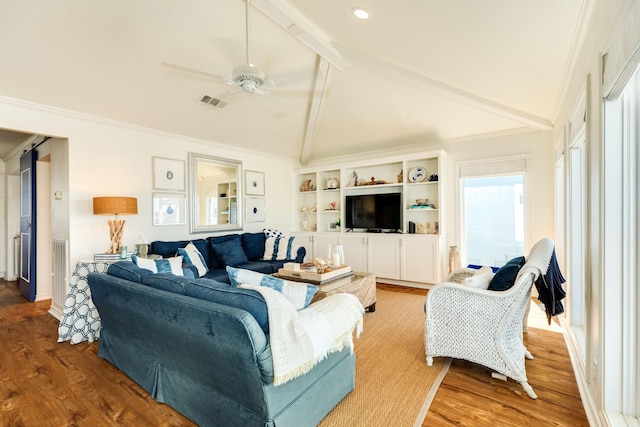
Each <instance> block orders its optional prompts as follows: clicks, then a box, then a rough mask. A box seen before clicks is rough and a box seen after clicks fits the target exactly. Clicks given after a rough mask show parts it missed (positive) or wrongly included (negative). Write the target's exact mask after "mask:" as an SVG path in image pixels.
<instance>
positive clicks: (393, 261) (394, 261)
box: [367, 235, 400, 279]
mask: <svg viewBox="0 0 640 427" xmlns="http://www.w3.org/2000/svg"><path fill="white" fill-rule="evenodd" d="M367 240H368V242H369V244H368V248H367V254H368V266H369V272H370V273H373V274H375V275H376V277H381V278H386V279H400V239H399V237H398V236H397V235H396V236H368V237H367Z"/></svg>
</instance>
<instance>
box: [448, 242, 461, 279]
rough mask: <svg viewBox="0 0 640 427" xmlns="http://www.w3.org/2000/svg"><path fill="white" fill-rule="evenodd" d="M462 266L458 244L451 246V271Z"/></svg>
mask: <svg viewBox="0 0 640 427" xmlns="http://www.w3.org/2000/svg"><path fill="white" fill-rule="evenodd" d="M458 268H460V251H458V247H457V246H455V245H454V246H449V273H451V272H452V271H453V270H457V269H458Z"/></svg>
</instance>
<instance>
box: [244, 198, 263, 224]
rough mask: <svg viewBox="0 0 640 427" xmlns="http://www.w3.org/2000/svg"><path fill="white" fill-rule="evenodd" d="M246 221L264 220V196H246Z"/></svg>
mask: <svg viewBox="0 0 640 427" xmlns="http://www.w3.org/2000/svg"><path fill="white" fill-rule="evenodd" d="M245 206H246V213H245V216H246V220H247V222H264V197H246V198H245Z"/></svg>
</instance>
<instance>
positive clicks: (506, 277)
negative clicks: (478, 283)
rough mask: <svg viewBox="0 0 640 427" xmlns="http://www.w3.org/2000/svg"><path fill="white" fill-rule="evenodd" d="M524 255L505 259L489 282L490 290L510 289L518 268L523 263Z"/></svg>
mask: <svg viewBox="0 0 640 427" xmlns="http://www.w3.org/2000/svg"><path fill="white" fill-rule="evenodd" d="M524 262H525V260H524V257H523V256H520V257H516V258H513V259H510V260H509V261H507V263H506V264H505V265H503V266H502V267H500V268H499V269H498V271H496V274H495V275H494V276H493V279H491V283H489V288H488V289H489V290H490V291H506V290H507V289H510V288H511V287H512V286H513V284H514V283H515V281H516V276H517V275H518V272H519V271H520V268H522V266H523V265H524Z"/></svg>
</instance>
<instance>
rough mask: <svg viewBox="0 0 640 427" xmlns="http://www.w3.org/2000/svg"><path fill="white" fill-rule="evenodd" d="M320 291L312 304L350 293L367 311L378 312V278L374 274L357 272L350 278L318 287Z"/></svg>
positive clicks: (343, 278)
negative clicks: (332, 296)
mask: <svg viewBox="0 0 640 427" xmlns="http://www.w3.org/2000/svg"><path fill="white" fill-rule="evenodd" d="M317 286H318V287H319V288H320V289H319V290H318V292H316V294H315V295H314V296H313V299H312V300H311V302H312V303H314V302H316V301H320V300H321V299H324V298H326V297H328V296H329V295H333V294H338V293H349V294H353V295H355V296H356V297H357V298H358V300H359V301H360V303H361V304H362V306H363V307H364V308H365V310H367V311H369V312H371V313H373V312H374V311H376V276H375V274H372V273H360V272H355V273H354V274H352V275H350V276H348V277H342V278H339V279H336V280H334V281H331V282H328V283H325V284H323V285H317Z"/></svg>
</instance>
